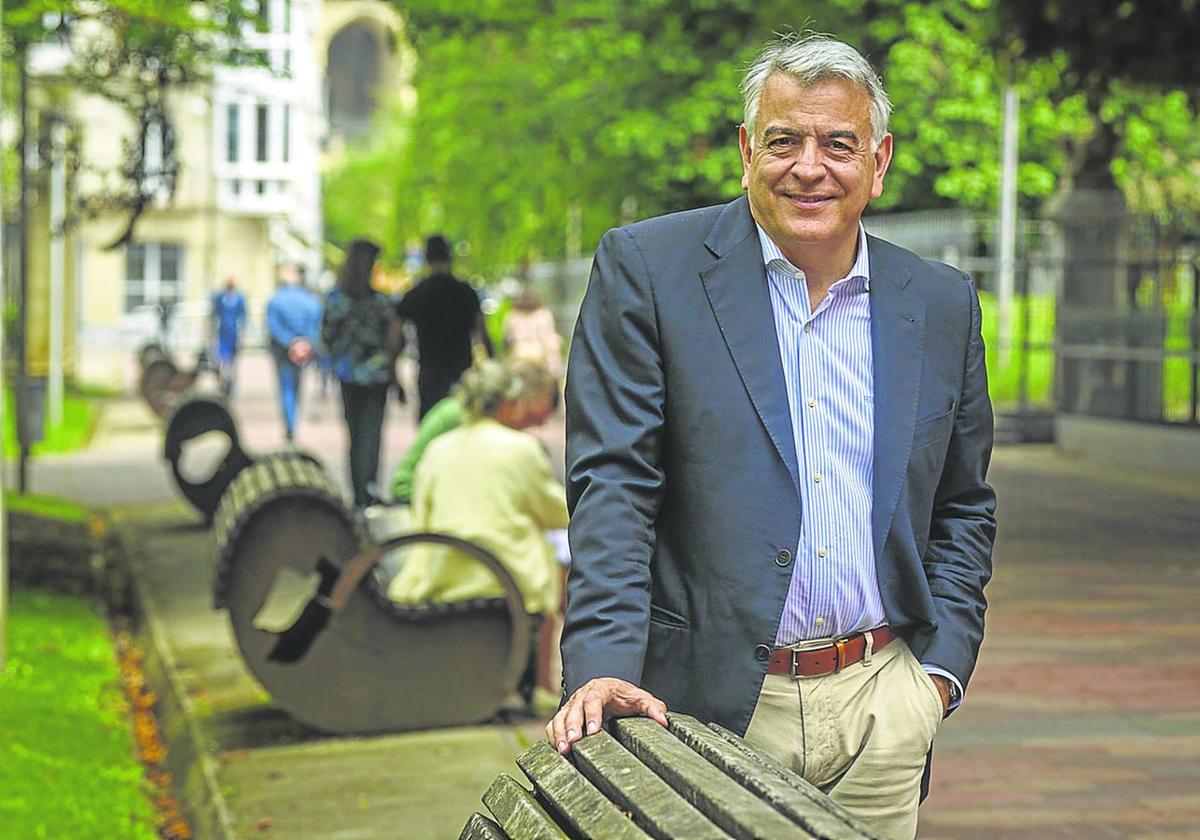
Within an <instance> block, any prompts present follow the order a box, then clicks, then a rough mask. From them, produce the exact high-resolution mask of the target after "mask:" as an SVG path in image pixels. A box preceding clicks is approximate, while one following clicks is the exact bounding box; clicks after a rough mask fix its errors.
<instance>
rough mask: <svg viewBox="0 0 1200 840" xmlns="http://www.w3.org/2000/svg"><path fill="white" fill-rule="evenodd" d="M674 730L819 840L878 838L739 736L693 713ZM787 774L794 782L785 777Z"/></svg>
mask: <svg viewBox="0 0 1200 840" xmlns="http://www.w3.org/2000/svg"><path fill="white" fill-rule="evenodd" d="M670 724H671V732H672V733H674V735H675V736H676V737H677V738H679V740H681V741H683V742H684V743H685V744H687V745H688V746H689V747H691V748H692V749H693V750H695V751H696V752H697V753H699V754H700V755H702V756H704V758H706V759H708V760H709V761H710V762H712V763H713V764H714V765H716V766H717V767H719V768H720V769H721V770H723V771H725V773H727V774H728V775H729V777H730V778H732V779H733V780H734V781H736V782H737V783H738V784H740V785H742V786H743V787H744V788H746V789H747V790H749V791H750V792H752V793H753V794H755V795H756V796H757V797H759V798H761V799H762V800H764V801H766V802H768V803H770V804H771V805H772V806H774V807H775V808H776V809H778V810H780V811H782V812H783V813H784V814H786V815H787V816H789V817H791V818H792V819H793V820H795V821H796V822H798V823H799V824H800V825H802V826H804V828H805V830H807V831H809V832H811V833H812V834H813V835H814V836H815V837H819V838H821V840H864V838H877V837H878V835H876V834H873V833H872V832H871V829H870V828H869V827H868V826H867V825H866V824H865V823H863V822H862V821H861V820H859V819H857V818H855V817H854V816H853V815H852V814H850V812H849V811H847V810H846V809H845V808H842V807H841V806H839V805H837V804H836V803H834V802H833V800H831V799H830V798H829V797H828V796H826V795H825V794H824V793H822V792H821V791H820V790H819V789H818V788H816V787H814V786H813V785H811V784H809V783H808V782H806V781H805V780H804V779H802V778H800V777H799V776H797V775H796V774H794V773H789V771H787V770H786V769H785V768H783V767H782V766H780V765H779V764H778V763H777V762H774V761H772V760H771V759H770V758H769V757H767V756H764V755H762V754H760V753H758V752H757V751H752V750H751V749H750V748H749V747H748V746H747V745H746V743H745V741H743V740H742V739H741V738H739V737H738V736H737V735H734V734H733V733H732V732H729V731H728V730H725V729H722V730H720V732H719V733H718V732H717V731H714V729H710V728H709V727H707V726H705V725H704V724H702V723H700V721H698V720H696V719H695V718H694V717H691V716H689V715H678V714H677V715H672V716H671V719H670ZM784 773H789V775H790V776H791V778H790V779H789V778H786V777H785V776H784V775H783V774H784Z"/></svg>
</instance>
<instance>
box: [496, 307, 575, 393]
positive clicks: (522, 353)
mask: <svg viewBox="0 0 1200 840" xmlns="http://www.w3.org/2000/svg"><path fill="white" fill-rule="evenodd" d="M562 345H563V340H562V336H561V335H559V334H558V330H557V329H556V328H555V326H554V313H552V312H551V311H550V310H549V309H547V308H546V305H545V304H544V303H542V299H541V297H540V296H539V295H538V293H537V291H536V290H534V288H533V287H532V286H528V285H526V286H523V287H522V288H521V291H520V292H519V293H518V294H517V296H516V298H515V299H514V301H513V308H512V311H510V312H509V313H508V317H506V318H505V319H504V348H505V350H506V351H507V353H508V358H509V359H511V360H512V361H516V362H533V363H535V364H539V365H541V366H542V367H544V368H545V369H546V370H547V371H549V373H550V375H551V376H554V377H555V378H557V377H560V376H562V373H563V358H562Z"/></svg>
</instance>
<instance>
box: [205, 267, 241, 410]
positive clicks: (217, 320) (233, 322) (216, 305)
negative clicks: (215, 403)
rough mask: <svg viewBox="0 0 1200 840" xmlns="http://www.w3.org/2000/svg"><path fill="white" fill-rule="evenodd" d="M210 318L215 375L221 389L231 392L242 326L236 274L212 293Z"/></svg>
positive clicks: (226, 393)
mask: <svg viewBox="0 0 1200 840" xmlns="http://www.w3.org/2000/svg"><path fill="white" fill-rule="evenodd" d="M210 321H211V327H212V332H213V343H214V344H215V345H216V357H217V359H216V362H217V377H218V379H219V380H220V382H221V392H222V393H223V394H225V395H226V396H229V395H230V394H232V393H233V384H234V364H235V362H236V361H237V353H238V341H239V340H240V339H241V334H242V330H244V329H245V328H246V298H245V297H244V296H243V295H242V293H241V292H239V291H238V289H237V278H236V277H233V276H232V275H231V276H229V277H227V278H225V289H224V290H223V291H220V292H217V293H216V294H215V295H213V298H212V309H211V314H210Z"/></svg>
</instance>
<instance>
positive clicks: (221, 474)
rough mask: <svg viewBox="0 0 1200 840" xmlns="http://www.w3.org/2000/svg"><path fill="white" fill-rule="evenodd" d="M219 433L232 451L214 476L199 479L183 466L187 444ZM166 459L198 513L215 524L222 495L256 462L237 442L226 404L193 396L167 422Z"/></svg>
mask: <svg viewBox="0 0 1200 840" xmlns="http://www.w3.org/2000/svg"><path fill="white" fill-rule="evenodd" d="M213 432H217V433H219V434H222V435H224V436H225V437H226V438H228V440H229V450H228V451H227V452H226V453H225V457H224V458H222V459H221V461H220V463H218V464H217V466H216V467H215V469H214V470H213V473H212V475H211V476H209V477H208V478H206V479H202V480H196V479H194V478H192V477H190V476H188V475H187V474H185V472H184V470H183V466H182V463H181V461H182V459H183V452H184V445H185V444H186V443H188V442H189V441H192V440H195V439H196V438H198V437H201V436H202V435H207V434H211V433H213ZM163 457H164V458H166V459H167V461H169V462H170V464H171V474H172V475H173V476H174V477H175V486H176V487H178V488H179V492H180V493H182V494H183V497H184V498H185V499H187V500H188V501H189V502H191V504H192V506H193V507H195V508H196V510H198V511H200V513H202V514H203V515H204V519H205V521H206V522H210V523H211V522H212V518H213V515H214V514H215V513H216V512H217V505H218V504H220V502H221V496H222V495H224V493H225V490H226V489H227V488H228V487H229V485H230V483H231V482H232V481H233V479H234V478H235V477H236V476H237V474H238V473H239V472H241V471H242V470H244V469H245V468H246V467H248V466H250V464H252V463H253V460H254V459H252V458H251V457H250V456H249V455H247V454H246V452H245V450H243V449H242V446H241V443H240V441H239V440H238V431H237V424H236V423H235V422H234V420H233V416H232V415H231V414H230V413H229V410H228V409H227V408H226V407H225V404H224V402H223V401H221V400H219V399H215V398H213V397H192V398H190V399H188V400H187V401H185V402H183V403H181V404H180V405H179V406H177V407H176V409H175V410H174V411H173V412H172V413H171V416H170V417H169V418H168V419H167V425H166V434H165V435H164V438H163Z"/></svg>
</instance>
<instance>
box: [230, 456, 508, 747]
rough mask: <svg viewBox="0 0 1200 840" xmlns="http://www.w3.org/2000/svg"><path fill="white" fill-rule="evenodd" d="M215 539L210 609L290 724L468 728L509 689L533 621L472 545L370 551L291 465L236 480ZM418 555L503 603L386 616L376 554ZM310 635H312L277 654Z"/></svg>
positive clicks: (276, 463) (405, 541)
mask: <svg viewBox="0 0 1200 840" xmlns="http://www.w3.org/2000/svg"><path fill="white" fill-rule="evenodd" d="M214 526H215V529H214V533H215V536H216V542H217V550H218V562H217V575H216V580H215V581H214V605H215V606H216V607H217V608H226V609H228V610H229V619H230V623H231V625H232V628H233V634H234V637H235V638H236V640H237V643H238V647H239V648H240V649H241V652H242V657H243V658H244V660H245V662H246V665H247V666H248V667H249V669H250V671H251V672H252V673H253V674H254V676H255V677H256V678H257V679H258V680H259V682H261V683H262V685H263V687H264V688H266V689H267V691H268V692H269V693H270V694H271V696H272V698H273V699H274V700H275V702H276V703H278V705H279V706H280V707H281V708H283V709H284V710H285V711H287V712H288V713H289V714H291V715H292V716H294V717H295V718H297V719H298V720H300V721H303V722H304V723H307V724H309V725H311V726H314V727H316V728H318V729H322V730H324V731H327V732H337V733H352V732H373V731H388V730H392V731H394V730H402V729H420V728H427V727H436V726H454V725H460V724H467V723H476V722H479V721H483V720H486V719H488V718H490V717H492V716H494V715H495V714H496V712H497V711H499V709H500V705H501V703H502V701H503V700H504V699H505V697H506V696H507V695H508V694H509V693H510V692H511V691H512V690H513V688H514V687H515V686H516V684H517V681H518V679H519V677H520V675H521V671H522V670H523V668H524V666H525V663H526V661H527V657H528V656H529V650H530V640H531V637H532V630H531V624H532V622H531V619H530V616H529V615H527V614H526V612H525V607H524V602H523V600H522V598H521V595H520V592H519V590H518V589H517V586H516V583H515V582H514V581H513V579H512V577H511V575H509V573H508V572H507V571H506V570H505V569H504V567H503V566H502V565H501V564H500V562H499V561H498V560H497V559H496V558H495V557H494V556H492V555H491V554H490V553H488V552H487V551H485V550H484V549H482V548H480V547H479V546H476V545H473V544H471V543H469V542H466V541H464V540H459V539H457V538H455V537H450V536H447V535H443V534H407V535H404V536H400V537H396V538H394V539H390V540H387V541H385V542H383V543H379V544H372V543H370V542H369V541H368V540H367V539H366V537H365V535H364V533H363V531H362V529H361V527H360V526H359V524H358V522H357V521H356V520H355V518H354V516H353V515H352V514H351V512H350V511H349V509H348V508H347V507H346V505H345V503H344V501H343V500H342V497H341V493H340V491H339V490H338V488H337V487H336V486H335V485H334V484H333V482H332V481H331V480H330V479H329V477H328V476H327V475H325V473H324V472H323V471H322V470H321V469H320V468H319V467H318V466H317V465H316V464H314V463H313V462H311V461H310V460H307V459H305V458H303V457H300V456H296V455H294V454H291V453H288V454H283V455H278V456H271V457H268V458H265V459H263V460H261V461H258V462H255V463H254V464H252V465H251V466H249V467H247V468H245V469H244V470H242V471H241V472H240V473H238V474H237V477H236V478H235V479H234V480H233V482H232V483H231V484H230V486H229V488H228V490H227V491H226V492H225V495H224V496H223V497H222V499H221V502H220V505H219V506H218V508H217V511H216V516H215V518H214ZM420 542H431V543H439V544H442V545H448V546H451V547H453V548H455V549H457V550H458V551H460V552H462V553H463V554H464V555H465V556H467V557H470V558H471V559H473V560H475V561H477V562H480V563H482V564H484V565H485V566H487V568H488V569H489V570H490V571H491V573H492V574H493V575H495V577H496V579H497V580H498V581H499V582H500V585H501V588H502V589H503V591H504V597H503V598H502V599H486V600H478V601H465V602H459V603H452V604H421V605H414V606H404V607H401V606H399V605H396V604H394V603H392V602H391V601H390V600H388V599H387V596H386V593H384V592H383V591H382V588H381V586H380V585H379V583H378V582H377V581H376V579H375V576H374V575H371V574H369V572H370V570H371V569H372V568H373V567H374V565H375V564H376V563H377V562H378V560H379V559H380V557H382V556H383V555H384V554H386V553H388V552H390V551H393V550H396V549H398V548H403V547H405V546H409V545H413V544H415V543H420ZM289 587H290V589H291V595H289V596H286V597H285V596H284V595H281V594H280V593H281V592H284V591H285V590H288V589H289ZM278 603H282V604H283V608H282V610H277V609H275V607H274V605H275V604H278ZM272 613H275V615H274V616H273V615H272ZM317 615H320V616H321V618H322V620H321V621H318V622H317V623H316V625H312V624H311V622H310V619H311V618H313V616H317ZM272 621H275V624H274V625H273V624H272ZM325 622H327V625H326V624H325ZM305 624H309V626H308V628H307V629H309V630H312V631H313V632H311V633H310V634H308V638H306V640H305V641H304V642H303V643H302V644H300V645H299V646H298V647H296V646H293V649H292V650H291V651H289V652H288V655H281V653H280V651H281V648H283V647H284V646H285V645H286V644H287V642H285V640H287V641H294V639H291V638H289V636H290V635H292V634H293V631H296V630H301V631H303V629H304V627H303V625H305ZM314 628H315V629H314ZM300 635H304V634H303V632H301V633H300ZM289 660H290V661H289Z"/></svg>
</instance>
